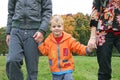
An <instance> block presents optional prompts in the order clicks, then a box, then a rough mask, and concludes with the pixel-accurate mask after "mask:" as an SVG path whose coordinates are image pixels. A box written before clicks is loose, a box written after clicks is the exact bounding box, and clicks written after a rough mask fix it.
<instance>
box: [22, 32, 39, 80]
mask: <svg viewBox="0 0 120 80" xmlns="http://www.w3.org/2000/svg"><path fill="white" fill-rule="evenodd" d="M35 32H36V30H27V31H25V34H26V38H25V40H24V55H25V62H26V67H27V80H37V76H38V60H39V55H40V53H39V51H38V45H37V43H36V42H35V41H34V38H33V35H34V33H35Z"/></svg>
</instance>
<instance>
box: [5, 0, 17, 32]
mask: <svg viewBox="0 0 120 80" xmlns="http://www.w3.org/2000/svg"><path fill="white" fill-rule="evenodd" d="M15 4H16V0H9V1H8V19H7V27H6V34H10V31H11V26H12V17H13V16H14V13H15V12H14V10H15Z"/></svg>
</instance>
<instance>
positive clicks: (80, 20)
mask: <svg viewBox="0 0 120 80" xmlns="http://www.w3.org/2000/svg"><path fill="white" fill-rule="evenodd" d="M61 16H62V17H63V19H64V27H65V31H66V32H68V33H70V34H71V35H72V36H73V37H74V38H76V39H77V40H78V41H80V42H81V43H82V44H85V45H87V42H88V40H89V37H90V27H89V24H90V16H89V15H88V14H86V15H84V14H83V13H77V14H65V15H61ZM49 33H50V30H48V31H47V33H46V36H45V37H47V36H48V35H49ZM5 38H6V34H5V27H2V28H0V54H3V55H5V54H6V53H7V51H8V48H7V45H6V42H5ZM113 51H114V53H115V54H116V53H118V52H117V51H116V50H115V49H113ZM92 54H93V55H96V54H95V52H93V53H92Z"/></svg>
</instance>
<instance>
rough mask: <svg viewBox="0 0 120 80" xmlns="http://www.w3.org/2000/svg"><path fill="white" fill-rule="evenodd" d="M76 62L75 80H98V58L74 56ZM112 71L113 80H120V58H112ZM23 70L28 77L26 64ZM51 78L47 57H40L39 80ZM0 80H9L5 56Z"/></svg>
mask: <svg viewBox="0 0 120 80" xmlns="http://www.w3.org/2000/svg"><path fill="white" fill-rule="evenodd" d="M74 60H75V71H74V73H73V77H74V79H75V80H97V70H98V64H97V61H96V57H87V56H74ZM112 69H113V71H112V80H120V57H113V58H112ZM22 70H23V71H24V75H26V69H25V64H24V65H23V67H22ZM51 76H52V75H51V73H50V71H49V67H48V60H47V57H40V59H39V74H38V80H52V77H51ZM25 78H26V76H25ZM0 80H8V79H7V76H6V73H5V57H4V56H0Z"/></svg>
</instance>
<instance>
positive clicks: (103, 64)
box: [97, 32, 120, 80]
mask: <svg viewBox="0 0 120 80" xmlns="http://www.w3.org/2000/svg"><path fill="white" fill-rule="evenodd" d="M113 46H115V47H116V48H117V50H118V51H119V52H120V35H114V34H113V33H112V32H110V33H108V34H107V35H105V43H103V45H102V46H97V61H98V65H99V70H98V80H110V79H111V73H112V68H111V57H112V49H113Z"/></svg>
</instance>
